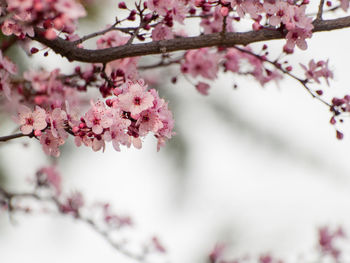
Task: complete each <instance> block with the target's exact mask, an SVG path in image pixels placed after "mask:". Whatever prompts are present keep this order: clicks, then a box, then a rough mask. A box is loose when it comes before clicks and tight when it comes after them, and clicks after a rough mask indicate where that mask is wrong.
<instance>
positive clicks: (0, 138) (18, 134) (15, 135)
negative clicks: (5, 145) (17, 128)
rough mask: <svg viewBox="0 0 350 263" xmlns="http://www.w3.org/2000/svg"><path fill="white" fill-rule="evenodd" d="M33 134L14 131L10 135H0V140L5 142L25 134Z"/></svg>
mask: <svg viewBox="0 0 350 263" xmlns="http://www.w3.org/2000/svg"><path fill="white" fill-rule="evenodd" d="M32 135H33V134H23V133H16V134H12V135H7V136H2V137H0V142H6V141H9V140H12V139H16V138H20V137H25V136H29V137H30V136H32Z"/></svg>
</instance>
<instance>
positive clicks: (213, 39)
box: [32, 16, 350, 63]
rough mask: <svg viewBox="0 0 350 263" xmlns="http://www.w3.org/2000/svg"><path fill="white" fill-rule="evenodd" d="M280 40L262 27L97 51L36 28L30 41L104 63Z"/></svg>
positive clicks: (317, 27) (348, 23)
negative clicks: (49, 35) (129, 58)
mask: <svg viewBox="0 0 350 263" xmlns="http://www.w3.org/2000/svg"><path fill="white" fill-rule="evenodd" d="M313 24H314V30H313V32H322V31H332V30H336V29H341V28H347V27H350V16H347V17H343V18H337V19H331V20H315V21H314V23H313ZM284 37H285V33H284V32H281V31H280V30H278V29H270V28H265V29H261V30H259V31H249V32H244V33H232V32H227V33H225V34H224V37H223V35H222V33H221V32H220V33H214V34H207V35H200V36H196V37H184V38H175V39H170V40H162V41H153V42H149V43H141V44H132V45H123V46H119V47H113V48H106V49H99V50H90V49H82V48H78V47H76V45H75V44H74V43H72V42H68V41H66V40H63V39H62V38H59V37H58V38H56V39H54V40H48V39H46V38H45V37H44V35H43V30H42V29H39V28H36V29H35V36H34V37H33V38H32V39H33V40H36V41H38V42H40V43H42V44H44V45H46V46H48V47H49V48H51V49H52V50H53V51H54V52H56V53H58V54H60V55H62V56H63V57H66V58H67V59H68V60H70V61H81V62H89V63H108V62H110V61H113V60H116V59H121V58H126V57H137V56H145V55H152V54H163V53H164V51H165V52H174V51H179V50H189V49H198V48H203V47H213V46H226V47H232V46H235V45H248V44H250V43H254V42H260V41H268V40H274V39H283V38H284Z"/></svg>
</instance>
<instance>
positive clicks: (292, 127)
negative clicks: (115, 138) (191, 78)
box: [0, 0, 350, 263]
mask: <svg viewBox="0 0 350 263" xmlns="http://www.w3.org/2000/svg"><path fill="white" fill-rule="evenodd" d="M130 2H131V1H130ZM89 10H90V12H89V17H88V18H86V19H84V20H83V21H82V27H81V28H80V32H81V35H83V34H84V33H87V32H93V31H94V30H99V29H101V28H103V27H104V25H105V24H108V23H111V22H112V21H113V20H114V19H113V17H114V16H115V12H116V10H117V4H116V3H115V1H107V0H106V1H103V5H102V4H101V2H99V4H96V3H95V4H94V5H93V6H91V7H90V9H89ZM107 10H108V11H107ZM310 11H312V10H310ZM339 15H344V14H343V13H341V12H340V13H339ZM189 26H191V25H189ZM349 33H350V29H343V30H339V31H334V32H327V33H317V34H315V35H314V36H313V37H312V39H311V40H308V45H309V49H308V50H307V51H300V50H298V49H296V53H295V55H294V56H292V57H291V58H289V61H290V63H291V64H292V65H293V66H294V68H295V69H296V72H297V73H299V74H300V75H299V76H303V72H302V71H301V70H299V69H298V68H299V63H303V64H307V63H308V61H309V60H310V59H312V58H314V59H315V60H326V59H328V58H329V59H330V62H329V64H330V68H331V69H332V70H333V71H334V76H335V78H334V80H333V81H331V86H330V87H327V86H326V84H325V83H323V86H322V87H323V88H324V90H325V92H326V97H327V98H331V97H333V96H343V95H345V94H349V93H350V89H349V65H348V63H349V61H350V53H349V52H347V51H348V43H349V40H350V38H349V36H350V34H349ZM262 44H263V43H258V44H255V45H254V46H255V47H261V46H262ZM283 44H284V41H273V42H269V43H268V45H269V48H270V49H271V51H272V55H273V52H275V53H276V54H278V53H279V52H280V49H281V47H282V45H283ZM11 56H12V57H13V56H17V59H18V58H21V59H22V57H24V56H25V55H24V53H23V51H19V49H15V50H11ZM156 58H157V57H156V56H150V57H148V58H146V60H144V61H143V62H144V63H145V64H147V63H149V62H152V61H155V59H156ZM26 63H27V64H26ZM29 63H31V64H30V65H31V66H32V67H39V65H42V63H46V64H45V67H46V68H47V69H53V68H55V67H57V65H62V66H60V67H61V68H64V70H63V72H69V71H70V70H71V69H72V68H73V66H72V65H70V64H68V63H67V62H66V61H65V60H64V59H62V58H60V57H59V56H55V55H54V54H53V53H52V52H51V53H50V55H49V57H48V59H42V57H41V55H38V56H34V57H33V58H32V59H31V60H27V62H25V61H24V62H23V67H24V68H26V67H28V65H29ZM67 65H69V66H67ZM177 70H178V69H177V68H173V69H171V68H168V69H164V70H163V71H157V72H152V73H151V74H154V76H155V78H157V77H158V78H159V79H160V81H159V82H158V84H156V88H157V89H158V90H159V92H160V94H161V96H163V97H165V98H166V99H167V100H168V101H169V108H170V109H171V110H172V111H173V114H174V118H175V121H176V125H175V131H176V133H177V135H176V136H175V137H174V138H173V139H171V140H170V141H169V142H168V143H167V145H166V147H164V148H163V149H161V151H160V152H156V140H155V138H153V137H152V136H149V137H148V138H146V139H145V140H144V146H143V148H142V150H135V149H126V148H123V149H122V151H121V152H116V151H114V150H113V149H112V147H111V145H108V146H107V149H106V151H105V152H104V153H102V152H98V153H95V152H92V150H91V149H87V148H84V147H81V148H77V147H75V146H74V145H73V141H72V140H70V141H68V142H67V143H66V145H65V146H64V148H63V149H62V153H61V157H60V158H59V161H58V167H59V170H60V171H61V173H62V175H63V180H64V182H63V183H64V187H63V188H64V190H65V191H67V192H72V191H74V190H79V191H81V192H82V193H83V194H84V196H85V197H86V202H87V203H93V202H95V201H99V200H100V201H105V202H109V203H111V204H112V206H113V208H114V210H115V211H117V212H120V213H123V214H128V215H130V216H131V217H132V219H133V221H134V222H135V226H134V227H133V228H132V229H131V230H130V232H131V234H130V235H131V236H132V238H134V237H135V238H136V239H137V238H140V239H143V238H146V237H149V236H152V235H156V236H158V237H159V239H160V241H161V242H162V243H163V244H164V246H165V247H166V249H167V254H166V255H165V256H164V257H162V258H163V259H166V262H174V263H175V262H177V263H179V262H181V263H193V262H206V260H207V256H208V254H209V252H210V251H211V250H212V248H213V247H214V245H215V244H216V243H217V242H221V243H225V244H227V247H228V252H227V253H228V256H229V257H238V256H244V255H248V254H249V255H252V256H254V255H259V253H265V252H272V253H273V254H274V255H276V256H277V257H280V258H289V259H292V260H293V259H296V258H300V257H304V256H306V255H308V254H310V253H311V252H312V251H315V244H316V242H317V228H318V227H319V226H323V225H330V226H334V227H336V226H338V225H342V226H343V227H344V229H345V230H347V229H348V230H350V224H349V222H350V162H349V155H350V122H349V120H346V119H345V123H344V124H343V125H342V127H341V129H342V130H343V131H344V134H345V136H344V139H343V140H342V141H338V140H337V139H336V136H335V130H334V127H333V126H331V125H330V124H329V119H330V117H331V114H330V112H329V111H328V109H327V108H326V107H325V106H324V105H323V104H321V103H319V102H318V101H317V100H315V99H312V98H311V96H310V95H309V94H308V93H307V92H306V91H305V90H304V88H303V87H302V86H300V85H299V84H298V83H297V82H296V81H293V80H292V79H288V78H285V79H284V80H282V81H281V82H280V83H279V85H275V84H273V83H272V84H269V85H266V86H265V87H263V88H262V87H261V86H260V85H259V84H258V83H256V82H255V81H254V80H252V79H249V78H242V77H239V76H236V75H233V74H229V73H227V74H223V73H221V74H220V76H219V78H218V79H217V80H216V81H215V82H213V83H212V88H211V89H210V91H209V92H210V95H209V96H202V95H200V94H199V93H198V92H197V91H196V90H195V88H194V87H193V86H192V85H191V84H190V83H189V82H188V81H186V80H185V79H183V78H179V81H178V82H177V84H176V85H173V84H171V82H170V78H169V77H168V76H172V75H176V74H177V73H176V72H177ZM298 70H299V71H298ZM164 76H167V78H164ZM234 84H238V88H237V89H233V85H234ZM0 121H1V122H0V124H1V125H0V132H1V134H2V135H7V134H9V133H11V132H12V128H13V127H15V126H13V124H12V123H11V122H10V121H8V120H6V119H5V116H2V118H1V119H0ZM48 161H49V158H48V157H46V156H45V155H44V153H43V152H42V150H41V147H40V145H39V144H38V142H37V141H34V140H29V139H18V140H13V141H11V142H9V143H6V144H3V145H0V168H1V180H2V181H1V182H2V183H5V184H6V185H7V187H8V188H9V189H12V190H14V191H21V190H25V189H27V188H28V178H30V177H33V176H34V174H35V172H36V171H37V170H38V169H39V168H40V167H42V166H44V165H47V163H48ZM14 218H15V223H13V222H11V221H10V220H9V218H8V215H7V214H6V213H5V214H0V254H1V258H2V259H3V261H4V262H10V263H17V262H18V263H19V262H36V263H41V262H51V263H56V262H57V263H58V262H80V261H81V262H97V261H101V260H102V262H104V263H109V262H118V260H119V262H133V261H132V260H128V259H127V258H125V257H123V256H120V254H119V253H118V251H116V250H114V249H113V248H112V247H110V246H109V245H108V244H107V243H106V242H105V240H103V239H102V238H101V237H100V236H99V235H97V234H96V233H95V232H94V231H93V230H91V228H89V227H88V226H87V225H84V224H82V223H79V222H76V221H75V220H74V219H72V218H69V217H60V216H57V215H46V214H35V215H21V214H18V215H15V217H14ZM162 262H164V261H162ZM344 262H346V261H344Z"/></svg>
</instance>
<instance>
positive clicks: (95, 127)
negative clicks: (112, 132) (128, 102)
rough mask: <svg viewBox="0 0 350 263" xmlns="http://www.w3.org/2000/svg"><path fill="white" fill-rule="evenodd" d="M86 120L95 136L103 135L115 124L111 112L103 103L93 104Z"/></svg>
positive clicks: (85, 117)
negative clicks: (104, 131) (105, 130)
mask: <svg viewBox="0 0 350 263" xmlns="http://www.w3.org/2000/svg"><path fill="white" fill-rule="evenodd" d="M84 120H85V122H86V125H87V127H89V128H91V129H92V132H94V133H95V134H101V133H102V132H103V129H104V128H108V127H110V126H111V125H112V124H113V119H112V118H111V112H110V110H108V109H106V107H105V105H104V104H103V103H102V102H101V101H97V102H96V103H95V104H93V103H92V107H91V109H90V110H89V111H88V112H87V113H86V114H85V116H84Z"/></svg>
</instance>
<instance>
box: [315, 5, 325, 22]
mask: <svg viewBox="0 0 350 263" xmlns="http://www.w3.org/2000/svg"><path fill="white" fill-rule="evenodd" d="M323 5H324V0H320V4H319V6H318V12H317V16H316V20H322V14H323Z"/></svg>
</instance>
